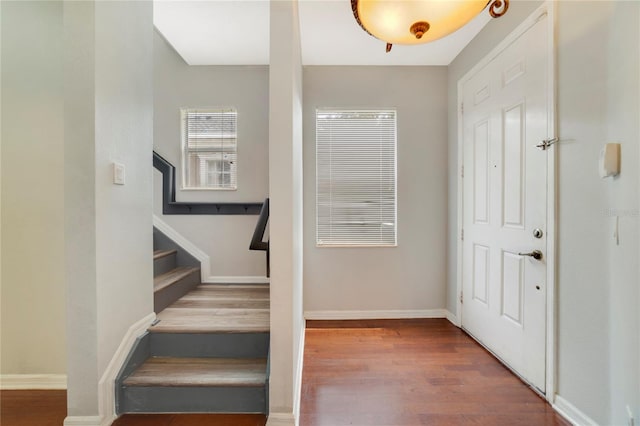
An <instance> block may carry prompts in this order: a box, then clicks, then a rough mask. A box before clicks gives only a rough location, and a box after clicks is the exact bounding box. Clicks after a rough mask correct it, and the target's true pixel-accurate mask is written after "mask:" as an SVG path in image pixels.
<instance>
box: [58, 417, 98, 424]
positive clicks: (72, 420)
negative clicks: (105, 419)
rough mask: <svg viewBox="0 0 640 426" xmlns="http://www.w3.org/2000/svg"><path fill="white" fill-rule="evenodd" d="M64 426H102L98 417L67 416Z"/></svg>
mask: <svg viewBox="0 0 640 426" xmlns="http://www.w3.org/2000/svg"><path fill="white" fill-rule="evenodd" d="M64 426H102V419H101V417H99V416H67V418H66V419H64Z"/></svg>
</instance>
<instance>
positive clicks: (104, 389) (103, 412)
mask: <svg viewBox="0 0 640 426" xmlns="http://www.w3.org/2000/svg"><path fill="white" fill-rule="evenodd" d="M155 319H156V314H155V313H154V312H151V313H150V314H149V315H147V316H145V317H144V318H142V319H140V320H139V321H138V322H136V323H135V324H133V325H132V326H131V327H129V330H127V332H126V333H125V335H124V337H123V338H122V341H121V342H120V346H118V349H116V352H115V353H114V354H113V357H111V361H109V365H107V368H106V369H105V371H104V374H102V377H101V378H100V382H99V383H98V404H99V407H98V410H99V411H98V412H99V413H100V418H101V419H102V422H101V423H98V425H100V424H102V425H103V426H106V425H110V424H111V423H113V421H114V420H115V419H116V417H117V416H116V400H115V381H116V377H117V375H118V373H119V372H120V369H121V368H122V366H123V365H124V363H125V361H126V359H127V356H128V355H129V352H131V348H132V347H133V344H134V343H135V341H136V339H137V338H138V336H140V335H141V334H142V333H144V332H145V330H146V329H147V328H149V326H150V325H151V323H153V321H155ZM65 426H66V422H65Z"/></svg>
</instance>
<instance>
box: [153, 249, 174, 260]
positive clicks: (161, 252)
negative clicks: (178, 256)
mask: <svg viewBox="0 0 640 426" xmlns="http://www.w3.org/2000/svg"><path fill="white" fill-rule="evenodd" d="M177 252H178V250H175V249H174V250H154V252H153V260H158V259H162V258H163V257H166V256H169V255H172V254H173V253H177Z"/></svg>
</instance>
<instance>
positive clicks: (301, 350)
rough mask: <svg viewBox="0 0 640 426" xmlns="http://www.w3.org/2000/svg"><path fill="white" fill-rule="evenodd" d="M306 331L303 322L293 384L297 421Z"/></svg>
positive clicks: (300, 397) (294, 410)
mask: <svg viewBox="0 0 640 426" xmlns="http://www.w3.org/2000/svg"><path fill="white" fill-rule="evenodd" d="M306 329H307V328H306V327H305V324H304V320H303V321H302V329H301V330H300V339H299V344H298V359H297V361H298V362H297V366H298V367H297V369H296V375H295V381H294V382H293V385H294V386H293V415H294V417H295V418H296V419H300V400H301V399H302V395H301V392H302V368H303V367H304V365H303V364H304V338H305V336H306V333H305V331H306Z"/></svg>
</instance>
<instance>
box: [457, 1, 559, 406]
mask: <svg viewBox="0 0 640 426" xmlns="http://www.w3.org/2000/svg"><path fill="white" fill-rule="evenodd" d="M555 3H556V2H555V1H546V2H545V3H544V4H543V5H542V6H540V7H539V8H538V9H536V10H535V11H534V12H533V13H532V14H531V15H530V16H529V17H528V18H527V19H525V20H524V21H523V22H522V23H521V24H520V25H519V26H518V27H517V28H516V29H515V30H513V31H512V32H511V33H510V34H509V35H508V36H507V37H505V38H504V40H502V42H500V43H499V44H498V45H497V46H496V47H495V48H494V49H493V50H491V52H489V54H488V55H486V56H485V57H484V58H482V59H481V60H480V61H479V62H478V63H477V64H476V65H475V66H474V67H473V68H471V70H469V72H467V73H466V74H465V75H464V76H463V77H462V78H461V79H460V80H458V104H457V105H458V108H457V109H458V229H457V231H458V232H457V237H456V238H457V239H458V253H457V273H458V279H457V282H456V287H457V291H456V295H457V297H458V302H457V311H458V323H459V325H460V326H461V325H462V300H461V292H462V260H463V259H462V246H463V244H462V241H461V237H462V229H463V213H464V204H463V198H464V194H463V190H464V187H463V178H461V177H462V173H463V164H464V162H463V159H464V131H463V123H462V108H461V105H462V97H463V86H464V84H465V83H466V82H467V81H468V80H469V79H471V77H473V76H474V75H475V74H477V72H478V71H479V70H480V69H482V68H483V67H485V66H486V65H487V64H489V62H491V61H492V60H493V59H495V58H496V57H497V56H498V55H499V54H500V53H502V51H503V50H505V49H506V48H507V47H508V46H509V45H510V44H512V43H513V42H514V41H515V40H516V39H517V38H518V37H520V36H521V35H522V34H524V33H525V32H526V31H527V30H528V29H529V28H531V27H532V26H533V25H534V24H535V23H536V22H538V21H539V20H540V19H542V18H543V17H544V16H545V15H546V16H547V34H548V43H547V58H548V68H547V81H548V83H549V86H548V88H547V92H548V93H547V94H548V96H547V98H548V121H547V122H548V125H547V126H548V128H547V137H548V138H550V139H552V138H554V137H556V134H557V133H556V132H557V129H556V34H555V28H556V21H555V20H556V7H557V6H556V4H555ZM555 150H556V146H555V145H554V146H552V147H551V148H549V150H548V151H547V249H546V254H545V257H546V259H547V265H546V266H547V307H546V310H547V313H546V318H547V324H546V345H547V347H546V360H545V361H546V368H545V375H546V379H545V382H546V383H545V386H546V392H545V398H546V400H547V401H549V403H550V404H553V402H554V399H555V394H556V377H557V376H556V314H557V309H556V238H557V231H556V211H557V199H556V152H555Z"/></svg>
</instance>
